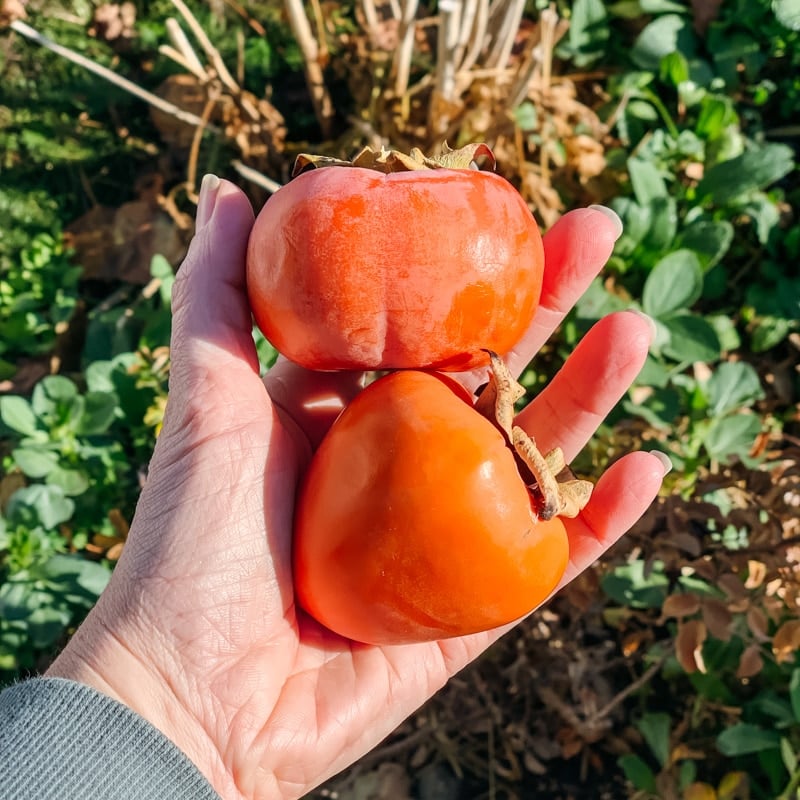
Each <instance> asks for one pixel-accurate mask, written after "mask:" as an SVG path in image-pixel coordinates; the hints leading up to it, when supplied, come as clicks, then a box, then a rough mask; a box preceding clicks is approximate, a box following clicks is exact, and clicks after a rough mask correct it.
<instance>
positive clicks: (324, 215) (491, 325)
mask: <svg viewBox="0 0 800 800" xmlns="http://www.w3.org/2000/svg"><path fill="white" fill-rule="evenodd" d="M482 155H487V156H491V151H489V149H488V148H487V147H486V146H485V145H475V146H470V147H468V148H464V149H462V150H458V151H451V152H449V153H446V154H445V155H444V156H441V157H439V158H437V159H429V158H425V157H423V156H422V155H421V154H420V153H419V152H418V151H415V152H414V153H413V154H412V156H411V157H409V156H404V155H402V154H400V153H396V152H381V153H375V152H373V151H371V150H368V149H367V150H365V151H364V152H362V153H361V154H360V155H359V156H358V157H357V158H356V159H355V160H354V161H353V162H342V161H337V160H335V159H326V158H322V157H301V158H300V160H299V162H298V163H299V165H300V166H301V167H302V166H314V167H316V168H314V169H309V170H307V171H305V172H302V173H301V174H299V175H298V176H297V177H295V178H294V179H293V180H291V181H289V183H287V184H286V185H285V186H284V187H282V188H281V189H279V190H278V191H277V192H276V193H275V194H274V195H273V196H272V197H271V198H270V199H269V200H268V201H267V203H266V204H265V206H264V208H263V209H262V210H261V212H260V213H259V215H258V218H257V219H256V222H255V225H254V226H253V230H252V233H251V236H250V242H249V246H248V253H247V291H248V296H249V301H250V306H251V308H252V311H253V316H254V318H255V321H256V324H257V325H258V326H259V328H260V329H261V331H262V332H263V333H264V335H265V336H266V337H267V339H269V341H270V342H272V344H273V345H274V346H275V347H276V348H277V349H278V350H279V351H280V352H281V353H283V354H284V355H285V356H287V357H288V358H289V359H291V360H293V361H295V362H297V363H299V364H301V365H302V366H304V367H308V368H310V369H317V370H339V369H351V370H362V369H366V370H374V369H398V368H413V369H437V370H466V369H470V368H473V367H476V366H479V365H483V364H485V356H484V354H483V353H482V352H481V349H482V348H489V349H491V350H494V351H495V352H498V353H500V354H505V353H506V352H508V351H509V350H511V348H512V347H513V346H514V345H515V344H516V343H517V342H518V341H519V339H520V338H521V337H522V335H523V333H524V332H525V330H526V329H527V328H528V326H529V325H530V323H531V320H532V318H533V315H534V312H535V311H536V307H537V304H538V302H539V295H540V292H541V285H542V273H543V268H544V251H543V246H542V239H541V235H540V232H539V228H538V226H537V224H536V221H535V220H534V218H533V215H532V214H531V212H530V209H529V208H528V207H527V205H526V204H525V202H524V200H523V199H522V197H521V196H520V194H519V193H518V192H517V191H516V189H515V188H514V187H513V186H512V185H511V184H510V183H509V182H508V181H506V180H505V179H503V178H501V177H500V176H498V175H496V174H494V173H491V172H487V171H479V170H476V169H469V168H468V167H469V165H470V163H472V162H473V159H475V158H478V157H480V156H482Z"/></svg>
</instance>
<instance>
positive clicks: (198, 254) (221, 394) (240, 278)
mask: <svg viewBox="0 0 800 800" xmlns="http://www.w3.org/2000/svg"><path fill="white" fill-rule="evenodd" d="M252 226H253V210H252V208H251V207H250V203H249V201H248V199H247V197H246V196H245V195H244V193H243V192H242V191H241V190H240V189H238V188H237V187H236V186H234V184H232V183H230V182H228V181H224V180H220V179H219V178H217V177H216V176H214V175H206V177H205V178H204V179H203V183H202V187H201V190H200V201H199V203H198V210H197V230H196V233H195V236H194V239H193V240H192V243H191V245H190V247H189V252H188V253H187V255H186V259H185V260H184V262H183V264H182V265H181V267H180V269H179V270H178V274H177V277H176V279H175V284H174V286H173V293H172V312H173V316H172V343H171V361H172V366H171V372H170V387H169V389H170V397H169V402H168V404H167V413H166V417H165V420H164V430H163V432H162V436H165V435H166V437H170V438H171V436H172V435H173V434H175V433H177V434H179V435H180V438H181V439H184V440H185V436H186V434H187V433H191V431H187V430H186V426H187V425H191V423H192V421H193V420H195V419H196V418H197V417H198V416H199V417H201V418H202V420H203V428H204V430H203V431H202V434H201V435H202V438H207V437H208V436H209V435H213V434H214V433H215V432H221V431H224V430H226V429H229V428H230V427H231V426H233V427H238V426H239V425H241V424H242V423H243V422H245V421H246V420H245V419H244V418H243V410H244V411H245V414H246V410H247V409H248V407H249V409H250V410H251V411H253V412H255V411H256V408H258V411H259V412H260V413H261V414H263V411H264V402H265V401H266V397H265V392H264V389H263V385H262V384H261V381H260V379H259V367H258V357H257V355H256V349H255V344H254V342H253V337H252V323H251V315H250V308H249V306H248V303H247V293H246V290H245V272H246V270H245V263H246V255H247V241H248V237H249V235H250V229H251V228H252ZM209 425H212V426H213V428H214V429H215V430H211V429H209ZM160 438H161V437H160Z"/></svg>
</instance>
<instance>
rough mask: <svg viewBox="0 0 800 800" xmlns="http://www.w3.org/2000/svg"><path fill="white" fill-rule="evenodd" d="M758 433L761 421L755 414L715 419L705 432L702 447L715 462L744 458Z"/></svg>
mask: <svg viewBox="0 0 800 800" xmlns="http://www.w3.org/2000/svg"><path fill="white" fill-rule="evenodd" d="M759 433H761V420H760V418H759V417H758V416H757V415H755V414H733V415H731V416H727V417H716V418H715V419H713V420H712V421H711V424H710V425H709V427H708V430H707V431H706V435H705V437H704V438H703V445H704V446H705V448H706V451H707V452H708V454H709V455H710V456H711V458H714V459H716V460H717V461H727V460H728V459H729V458H731V456H739V457H740V458H746V457H747V455H748V454H749V452H750V450H751V448H752V447H753V443H754V441H755V438H756V436H758V434H759Z"/></svg>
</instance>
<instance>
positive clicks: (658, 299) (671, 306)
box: [642, 250, 703, 317]
mask: <svg viewBox="0 0 800 800" xmlns="http://www.w3.org/2000/svg"><path fill="white" fill-rule="evenodd" d="M702 292H703V271H702V269H701V268H700V262H699V261H698V259H697V256H696V255H695V254H694V253H693V252H692V251H691V250H676V251H675V252H674V253H670V254H669V255H667V256H664V258H662V259H661V260H660V261H659V262H658V263H657V264H656V265H655V266H654V267H653V270H652V272H651V273H650V274H649V275H648V276H647V280H646V281H645V284H644V291H643V294H642V307H643V309H644V312H645V313H646V314H649V315H650V316H651V317H665V316H667V315H669V314H671V313H673V312H675V311H680V310H682V309H685V308H690V307H691V306H692V305H693V304H694V303H695V302H696V301H697V300H698V299H699V298H700V295H701V294H702Z"/></svg>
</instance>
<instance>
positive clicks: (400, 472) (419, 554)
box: [293, 370, 587, 645]
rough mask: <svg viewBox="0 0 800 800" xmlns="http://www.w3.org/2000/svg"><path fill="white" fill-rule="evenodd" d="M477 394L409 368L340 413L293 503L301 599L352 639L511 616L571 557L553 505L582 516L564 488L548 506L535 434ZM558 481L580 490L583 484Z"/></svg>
mask: <svg viewBox="0 0 800 800" xmlns="http://www.w3.org/2000/svg"><path fill="white" fill-rule="evenodd" d="M497 385H498V384H497V383H496V382H495V388H496V387H497ZM491 388H492V384H490V389H491ZM500 388H501V389H502V387H500ZM487 391H489V389H487ZM500 394H502V392H500V393H498V392H496V391H495V393H494V395H493V396H492V397H494V398H497V397H499V395H500ZM482 397H483V396H482ZM503 403H505V408H506V410H507V411H508V410H510V407H511V406H513V397H512V398H511V400H510V401H509V399H508V396H507V394H506V395H505V396H504V397H503V398H501V399H500V400H495V404H496V405H498V406H499V405H502V404H503ZM509 403H510V404H511V405H510V406H509ZM480 404H481V401H480V400H479V405H480ZM482 405H483V408H482V409H481V408H479V406H475V407H474V406H473V405H472V404H471V402H470V398H469V396H468V395H467V394H466V392H465V391H464V390H463V389H462V387H461V386H460V385H459V384H457V383H455V382H454V381H452V380H451V379H449V378H447V377H446V376H444V375H436V374H432V373H425V372H420V371H411V370H410V371H402V372H394V373H391V374H389V375H387V376H385V377H383V378H380V379H379V380H377V381H376V382H375V383H373V384H371V385H370V386H368V387H367V388H366V389H365V390H364V391H362V392H361V394H359V395H358V396H357V397H356V398H355V400H353V401H352V402H351V404H350V405H349V406H348V407H347V408H346V409H345V410H344V411H343V412H342V414H341V415H340V416H339V418H338V419H337V421H336V422H335V423H334V425H333V427H332V428H331V429H330V431H329V432H328V434H327V436H326V437H325V439H324V440H323V442H322V444H321V446H320V448H319V450H318V451H317V452H316V453H315V455H314V457H313V459H312V462H311V465H310V467H309V470H308V472H307V474H306V476H305V480H304V482H303V484H302V487H301V491H300V495H299V498H298V503H297V507H296V519H295V536H294V554H293V562H294V577H295V587H296V592H297V599H298V602H299V604H300V605H301V606H302V607H303V608H304V609H305V610H306V611H307V612H308V613H309V614H311V616H313V617H314V618H315V619H316V620H318V621H319V622H321V623H322V624H323V625H325V626H326V627H327V628H329V629H330V630H332V631H335V632H336V633H339V634H341V635H343V636H346V637H349V638H351V639H354V640H356V641H360V642H366V643H370V644H381V645H385V644H399V643H404V642H418V641H425V640H431V639H440V638H445V637H450V636H458V635H462V634H467V633H473V632H477V631H481V630H487V629H489V628H493V627H495V626H498V625H502V624H504V623H507V622H511V621H512V620H515V619H517V618H519V617H521V616H523V615H524V614H526V613H527V612H529V611H531V610H532V609H533V608H535V607H536V606H537V605H538V604H539V603H541V602H542V601H543V600H544V599H545V598H546V597H547V596H548V595H549V594H550V593H551V592H552V591H553V589H554V588H555V587H556V585H557V584H558V582H559V580H560V578H561V576H562V574H563V572H564V569H565V567H566V564H567V560H568V557H569V543H568V538H567V534H566V529H565V527H564V523H563V522H562V520H561V518H560V517H559V516H557V514H559V513H566V514H570V513H573V515H574V513H577V511H575V509H573V510H572V512H571V511H570V509H569V508H567V506H568V505H569V503H568V502H567V501H566V500H565V499H564V498H565V497H568V496H569V495H570V492H564V493H562V494H559V493H558V491H557V493H556V496H555V497H554V498H551V501H552V503H555V505H552V506H551V507H550V508H549V510H547V511H546V512H545V510H544V509H545V508H546V507H547V502H546V501H545V499H544V498H543V497H542V496H541V490H542V488H544V489H549V488H550V487H548V485H547V484H548V483H553V484H554V482H555V479H554V478H553V476H552V474H549V473H548V476H547V478H546V479H543V478H542V477H541V475H540V471H541V469H545V470H549V467H548V466H547V465H546V464H545V461H546V460H545V459H543V458H539V460H538V462H537V460H536V459H534V460H533V462H532V461H531V460H530V458H529V457H528V455H529V454H528V455H526V447H528V446H530V447H533V448H534V449H535V445H533V443H532V442H531V440H530V439H528V438H527V437H526V436H525V434H524V433H522V432H521V431H520V430H519V429H516V428H511V427H509V426H508V425H506V423H505V422H504V421H503V419H502V417H503V413H502V412H501V413H499V414H496V413H495V412H494V408H493V407H491V406H492V398H489V400H488V403H487V402H483V404H482ZM487 406H488V407H489V408H488V410H489V413H488V414H486V416H484V413H486V410H487ZM476 409H478V410H476ZM479 410H480V411H481V413H479ZM487 417H488V418H487ZM522 440H524V442H525V444H518V442H520V441H522ZM537 452H538V451H537ZM550 458H552V456H551V457H550ZM556 460H558V459H557V458H556ZM560 468H561V466H560V465H557V466H556V467H555V469H556V470H560ZM520 470H522V472H521V471H520ZM523 475H525V476H527V480H529V481H533V482H534V483H535V478H534V476H535V475H540V477H539V483H540V484H542V485H541V486H538V485H537V486H536V487H535V489H532V488H531V487H530V486H528V485H526V478H525V477H523ZM564 486H567V487H570V486H571V487H572V490H573V491H572V495H573V496H574V495H575V489H576V487H577V489H578V490H579V491H578V494H581V492H582V493H583V500H582V502H585V500H586V499H587V498H586V485H585V484H583V482H579V481H571V482H569V484H564ZM546 517H551V518H549V519H547V518H546Z"/></svg>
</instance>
